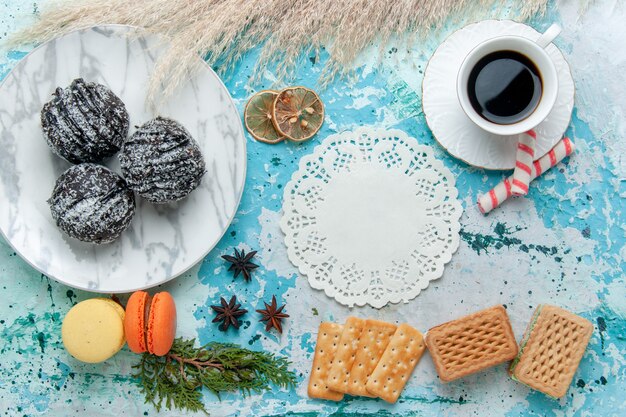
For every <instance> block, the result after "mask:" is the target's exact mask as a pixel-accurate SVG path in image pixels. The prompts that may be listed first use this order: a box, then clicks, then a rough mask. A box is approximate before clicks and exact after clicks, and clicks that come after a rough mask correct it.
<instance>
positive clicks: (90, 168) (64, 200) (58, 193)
mask: <svg viewBox="0 0 626 417" xmlns="http://www.w3.org/2000/svg"><path fill="white" fill-rule="evenodd" d="M48 204H50V211H51V212H52V218H53V219H54V220H55V221H56V223H57V226H58V227H59V229H61V230H62V231H63V232H65V233H67V234H68V235H69V236H71V237H73V238H76V239H78V240H82V241H83V242H92V243H109V242H112V241H114V240H115V239H117V238H118V237H119V236H120V234H121V233H122V232H123V231H124V230H125V229H126V228H127V227H128V225H129V224H130V221H131V219H132V218H133V215H134V214H135V196H134V194H133V192H132V190H131V189H130V188H128V185H127V184H126V181H124V179H123V178H122V177H120V176H119V175H117V174H116V173H115V172H113V171H111V170H109V169H108V168H105V167H103V166H101V165H96V164H92V163H85V164H80V165H75V166H72V167H71V168H69V169H68V170H67V171H65V172H64V173H63V174H61V176H60V177H59V178H58V179H57V181H56V184H55V186H54V190H53V191H52V196H51V197H50V199H49V200H48Z"/></svg>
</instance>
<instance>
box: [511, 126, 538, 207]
mask: <svg viewBox="0 0 626 417" xmlns="http://www.w3.org/2000/svg"><path fill="white" fill-rule="evenodd" d="M535 142H537V134H536V133H535V131H534V130H532V129H531V130H529V131H528V132H526V133H523V134H521V135H520V137H519V142H518V143H517V157H516V161H515V170H514V171H513V181H512V183H511V193H512V194H513V195H526V194H528V184H530V181H531V176H532V168H531V165H532V164H533V160H534V159H535Z"/></svg>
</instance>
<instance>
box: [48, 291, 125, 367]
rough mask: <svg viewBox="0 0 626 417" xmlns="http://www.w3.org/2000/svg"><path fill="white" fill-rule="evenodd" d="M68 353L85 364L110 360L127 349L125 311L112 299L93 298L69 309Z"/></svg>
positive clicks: (65, 328)
mask: <svg viewBox="0 0 626 417" xmlns="http://www.w3.org/2000/svg"><path fill="white" fill-rule="evenodd" d="M61 336H62V338H63V345H64V346H65V349H67V351H68V352H69V353H70V355H72V356H73V357H75V358H76V359H78V360H79V361H82V362H87V363H98V362H102V361H105V360H107V359H109V358H110V357H111V356H113V355H115V354H116V353H117V352H119V350H120V349H121V348H122V347H123V346H124V343H125V342H126V338H125V337H124V308H122V306H120V305H119V304H118V303H116V302H115V301H113V300H111V299H109V298H92V299H90V300H85V301H82V302H80V303H78V304H76V305H75V306H74V307H72V308H71V309H70V311H69V312H68V313H67V315H66V316H65V319H63V326H62V327H61Z"/></svg>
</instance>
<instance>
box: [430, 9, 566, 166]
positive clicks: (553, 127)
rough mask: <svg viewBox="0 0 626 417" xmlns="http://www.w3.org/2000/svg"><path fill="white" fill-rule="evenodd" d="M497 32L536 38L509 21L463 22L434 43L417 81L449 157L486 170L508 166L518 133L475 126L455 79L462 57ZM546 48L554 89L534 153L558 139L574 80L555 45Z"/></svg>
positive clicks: (545, 149)
mask: <svg viewBox="0 0 626 417" xmlns="http://www.w3.org/2000/svg"><path fill="white" fill-rule="evenodd" d="M501 35H519V36H525V37H527V38H530V39H537V38H538V37H539V35H540V34H539V32H537V31H536V30H535V29H533V28H531V27H530V26H527V25H524V24H522V23H517V22H513V21H511V20H484V21H482V22H478V23H473V24H471V25H468V26H466V27H464V28H462V29H460V30H457V31H456V32H454V33H453V34H452V35H450V36H449V37H448V38H447V39H446V40H445V41H444V42H443V43H442V44H441V45H439V47H438V48H437V50H436V51H435V53H434V54H433V56H432V57H431V58H430V61H429V62H428V65H427V67H426V72H425V74H424V81H423V84H422V105H423V108H424V115H425V116H426V123H428V126H429V127H430V129H431V130H432V132H433V135H434V137H435V139H436V140H437V141H438V142H439V143H440V144H441V146H443V147H444V148H445V149H446V150H447V151H448V152H449V153H450V154H451V155H453V156H454V157H456V158H458V159H461V160H463V161H464V162H466V163H468V164H470V165H473V166H476V167H479V168H485V169H513V168H514V167H515V152H516V148H517V141H518V136H517V135H514V136H498V135H494V134H492V133H489V132H486V131H484V130H482V129H481V128H479V127H478V126H476V125H475V124H474V123H473V122H472V121H471V120H470V119H469V117H467V115H466V114H465V113H464V112H463V109H462V108H461V105H460V104H459V100H458V98H457V93H456V77H457V73H458V71H459V68H460V66H461V63H462V62H463V59H464V58H465V56H466V55H467V54H468V53H469V52H470V51H471V50H472V49H473V48H474V47H475V46H476V45H478V44H479V43H480V42H483V41H485V40H487V39H490V38H493V37H496V36H501ZM546 51H547V52H548V54H549V55H550V57H551V58H552V60H553V61H554V65H555V66H556V70H557V73H558V77H559V93H558V96H557V99H556V104H555V106H554V109H553V110H552V112H551V113H550V114H549V115H548V117H547V118H546V119H545V120H544V121H543V122H542V123H541V124H539V126H537V127H536V128H535V131H536V132H537V137H538V141H537V150H536V152H535V154H536V155H544V154H545V153H546V152H548V151H549V150H550V149H551V148H552V147H553V146H554V145H555V144H556V143H557V142H558V141H559V140H560V139H561V138H562V137H563V134H564V133H565V130H566V129H567V126H568V125H569V122H570V119H571V116H572V109H573V108H574V80H573V79H572V74H571V72H570V69H569V65H568V64H567V61H565V58H564V57H563V54H562V53H561V51H559V49H558V48H557V47H556V46H554V44H551V45H549V46H548V47H547V48H546Z"/></svg>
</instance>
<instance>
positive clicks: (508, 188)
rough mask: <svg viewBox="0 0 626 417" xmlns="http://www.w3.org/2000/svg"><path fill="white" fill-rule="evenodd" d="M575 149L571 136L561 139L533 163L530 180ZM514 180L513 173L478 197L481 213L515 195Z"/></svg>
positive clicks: (485, 212) (487, 211)
mask: <svg viewBox="0 0 626 417" xmlns="http://www.w3.org/2000/svg"><path fill="white" fill-rule="evenodd" d="M525 136H526V135H525ZM574 150H575V147H574V143H573V142H572V141H571V140H570V139H569V138H563V139H561V140H560V141H559V142H558V143H557V144H556V145H555V146H554V148H552V149H551V150H550V152H548V153H547V154H545V155H544V156H542V157H541V158H539V159H537V160H536V161H535V162H533V163H532V167H531V174H530V180H529V182H530V181H532V180H534V179H535V178H537V177H538V176H540V175H541V174H543V173H544V172H546V171H547V170H549V169H550V168H552V167H553V166H555V165H556V164H558V163H559V162H561V161H562V160H563V159H564V158H565V157H567V156H569V155H571V154H572V153H574ZM514 180H515V176H514V175H511V176H510V177H509V178H506V179H505V180H504V181H502V182H501V183H500V184H498V185H496V186H495V187H494V188H493V189H492V190H491V191H489V192H488V193H487V194H484V195H482V196H480V197H478V209H479V210H480V211H481V213H483V214H487V213H489V212H490V211H491V210H493V209H494V208H496V207H498V206H499V205H500V204H502V203H503V202H505V201H506V200H507V199H508V198H509V197H511V196H512V195H513V181H514Z"/></svg>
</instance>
